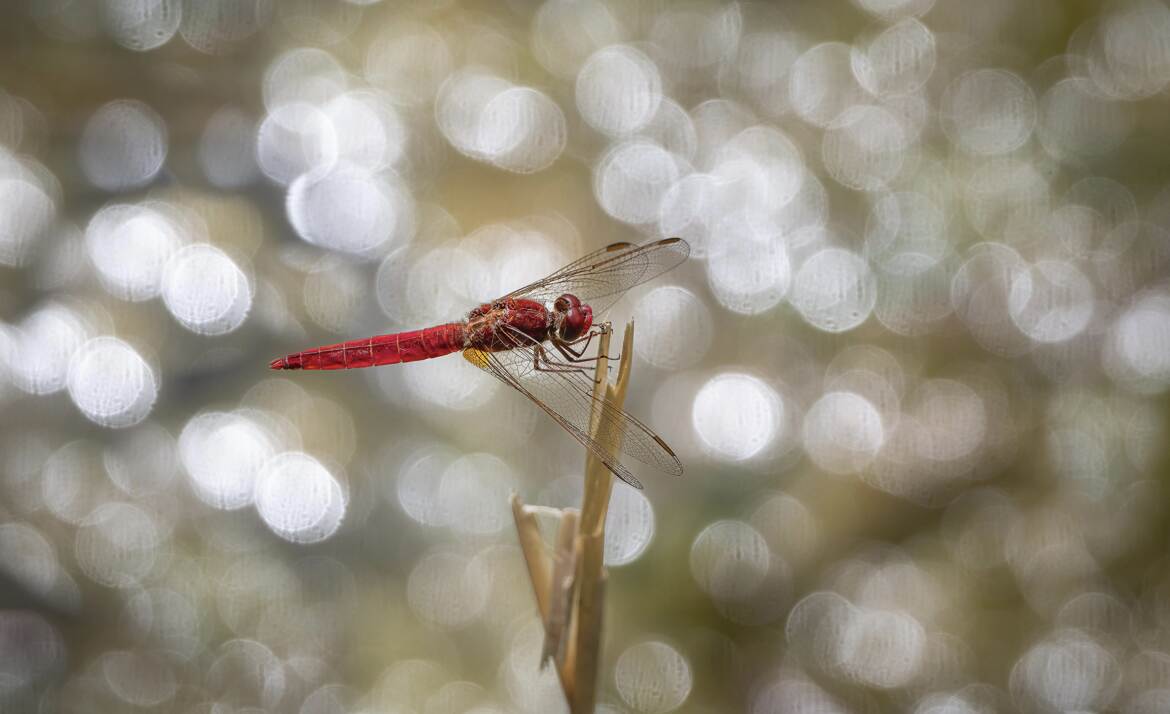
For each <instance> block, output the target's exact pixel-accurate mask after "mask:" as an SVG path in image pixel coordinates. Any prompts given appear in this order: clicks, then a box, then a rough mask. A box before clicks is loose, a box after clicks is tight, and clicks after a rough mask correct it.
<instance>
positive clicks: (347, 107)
mask: <svg viewBox="0 0 1170 714" xmlns="http://www.w3.org/2000/svg"><path fill="white" fill-rule="evenodd" d="M325 114H326V115H327V116H328V117H329V120H330V121H331V122H332V123H333V126H334V128H335V130H336V132H337V141H338V154H339V156H340V159H341V160H342V161H344V162H348V163H351V164H355V165H357V166H361V167H362V168H365V169H369V170H370V171H379V170H381V169H384V168H388V167H391V166H397V165H398V164H399V163H401V162H402V160H403V158H404V156H405V154H406V151H407V148H408V146H407V145H408V132H407V128H406V124H405V122H403V120H402V117H401V116H399V114H398V111H397V110H396V109H395V108H394V106H393V105H392V104H391V103H390V98H389V97H388V96H386V95H385V94H382V93H380V92H374V91H370V90H359V91H354V92H346V93H345V94H342V95H339V96H337V97H334V98H333V99H332V100H330V102H329V103H328V104H327V105H325Z"/></svg>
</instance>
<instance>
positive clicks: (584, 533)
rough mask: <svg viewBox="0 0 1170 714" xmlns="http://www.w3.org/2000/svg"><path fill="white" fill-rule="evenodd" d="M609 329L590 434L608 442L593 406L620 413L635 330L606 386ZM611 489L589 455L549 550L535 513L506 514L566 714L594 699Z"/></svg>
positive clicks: (516, 506)
mask: <svg viewBox="0 0 1170 714" xmlns="http://www.w3.org/2000/svg"><path fill="white" fill-rule="evenodd" d="M610 336H611V332H610V331H608V330H607V331H605V332H603V333H602V335H601V338H600V345H599V346H598V352H597V354H598V355H599V356H598V359H597V366H596V371H595V372H594V375H595V386H594V391H593V396H594V397H595V401H594V409H593V413H592V417H591V419H590V428H589V432H590V436H593V437H594V438H598V437H600V438H598V440H599V441H600V442H601V443H612V441H613V436H614V435H605V434H601V433H600V431H601V429H602V425H601V424H600V419H599V417H600V414H599V410H598V409H597V404H598V403H599V402H600V400H602V399H607V400H609V401H610V402H611V403H612V404H613V405H614V406H616V407H617V408H619V409H620V408H621V407H622V405H623V404H624V403H625V400H626V388H627V385H628V384H629V379H630V363H631V362H632V361H633V359H632V356H633V354H634V325H633V323H629V324H627V325H626V331H625V334H624V335H623V336H622V351H621V355H622V358H623V359H622V360H621V363H620V364H619V365H618V374H617V381H616V382H614V383H612V384H611V383H610V381H609V357H608V355H609V343H610ZM612 491H613V473H612V472H610V470H609V469H608V468H606V466H605V464H603V463H602V462H601V460H600V459H598V458H597V457H596V456H594V455H593V454H592V453H589V454H587V456H586V460H585V494H584V497H583V499H582V502H581V509H580V510H577V509H575V508H566V509H561V510H559V511H556V513H557V515H558V516H559V518H560V527H559V529H558V533H557V539H556V545H555V547H554V549H553V552H552V553H551V554H550V553H549V552H548V547H547V546H546V545H545V543H544V539H543V538H542V537H541V535H540V527H539V525H538V524H537V522H536V514H537V513H538V512H548V510H549V509H540V508H536V507H533V506H525V505H524V504H523V503H522V502H521V501H520V498H519V496H517V495H516V494H513V495H512V515H513V517H514V518H515V520H516V532H517V534H518V535H519V539H520V549H521V551H522V552H523V553H524V562H525V564H526V565H527V566H528V577H529V579H530V580H531V581H532V589H533V592H535V594H536V606H537V609H538V610H539V611H540V617H541V620H542V621H543V623H544V633H545V639H544V647H543V651H542V654H541V666H542V667H543V666H544V665H545V664H546V663H547V662H549V661H550V660H551V661H552V662H554V663H555V664H556V670H557V676H558V677H559V678H560V682H561V689H562V690H563V691H564V693H565V699H566V701H568V703H569V710H570V711H571V712H572V713H573V714H586V713H588V712H592V711H593V708H594V704H595V703H596V699H597V673H598V664H599V662H600V661H601V625H602V612H603V610H604V604H605V583H606V579H607V578H608V575H607V573H606V570H605V565H604V556H605V516H606V513H607V512H608V511H609V497H610V493H611V492H612Z"/></svg>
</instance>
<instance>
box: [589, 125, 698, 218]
mask: <svg viewBox="0 0 1170 714" xmlns="http://www.w3.org/2000/svg"><path fill="white" fill-rule="evenodd" d="M680 173H681V170H680V166H679V162H678V159H677V158H676V157H675V156H674V155H673V154H671V153H670V152H669V151H667V150H666V149H663V148H662V147H661V146H658V145H657V144H652V143H650V142H647V141H630V142H626V143H624V144H619V145H618V146H616V147H614V148H613V149H611V150H610V151H609V152H608V153H607V154H606V155H605V156H603V157H602V159H601V161H600V162H599V163H598V164H597V167H596V168H595V169H594V170H593V193H594V195H595V196H596V197H597V202H598V203H599V204H600V205H601V208H602V210H604V211H605V212H606V213H608V214H609V215H610V216H612V217H613V218H616V219H617V220H619V221H622V222H623V223H634V224H641V223H651V222H653V221H656V220H658V217H659V206H660V205H661V204H662V198H663V196H664V195H665V194H666V192H667V191H668V190H669V189H670V187H671V186H672V185H674V182H675V181H677V180H678V177H679V174H680Z"/></svg>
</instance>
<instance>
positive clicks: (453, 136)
mask: <svg viewBox="0 0 1170 714" xmlns="http://www.w3.org/2000/svg"><path fill="white" fill-rule="evenodd" d="M512 88H513V85H512V83H511V82H509V81H508V80H506V79H504V78H502V77H497V76H496V75H494V74H490V73H488V72H486V71H484V70H482V69H478V68H472V69H463V70H460V71H458V72H456V73H454V74H452V75H451V76H450V77H448V78H447V80H446V81H445V82H443V85H442V86H441V87H440V88H439V94H438V96H437V97H436V98H435V121H436V123H437V124H438V126H439V131H440V132H442V134H443V137H444V138H445V139H447V141H449V142H450V143H451V145H452V146H454V147H455V148H456V149H457V150H458V151H459V152H460V153H462V154H465V155H467V156H470V157H471V158H473V159H479V160H489V159H490V157H489V156H488V155H487V154H486V153H485V152H484V151H483V150H482V149H481V148H480V145H479V142H480V139H481V133H482V130H481V126H482V123H483V116H484V111H485V110H486V109H487V106H488V104H490V103H491V102H492V100H493V99H495V98H496V97H497V96H498V95H499V94H501V93H502V92H505V91H507V90H509V89H512ZM497 121H498V120H497ZM502 128H503V129H505V130H506V128H507V127H502ZM482 138H487V139H492V138H493V137H490V136H488V137H482Z"/></svg>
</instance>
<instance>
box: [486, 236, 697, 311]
mask: <svg viewBox="0 0 1170 714" xmlns="http://www.w3.org/2000/svg"><path fill="white" fill-rule="evenodd" d="M690 252H691V247H690V246H689V245H687V242H686V241H684V240H683V239H682V238H664V239H662V240H657V241H652V242H650V243H644V244H642V245H634V244H633V243H614V244H613V245H608V246H606V247H604V248H602V249H600V250H596V251H594V252H592V253H589V254H588V255H586V256H585V257H583V258H579V259H578V260H575V261H573V262H572V263H569V264H568V265H566V266H565V267H563V268H561V269H560V270H558V271H556V272H555V273H553V274H552V275H549V276H548V277H546V278H544V279H542V280H538V281H536V282H535V283H532V284H530V285H525V286H524V287H522V288H520V289H519V290H514V291H512V292H511V293H508V294H507V295H505V296H504V297H502V298H500V300H506V299H508V298H519V297H524V298H529V299H532V300H536V301H537V302H542V303H548V302H552V301H553V300H556V299H557V298H558V297H560V296H561V295H563V294H565V293H569V294H572V295H576V296H577V297H578V298H580V300H581V302H583V303H586V304H587V305H589V306H590V307H592V308H593V313H594V314H595V315H599V314H601V313H602V312H604V311H605V310H606V309H607V308H609V306H610V305H612V304H613V303H615V302H617V300H618V298H620V297H621V296H622V293H624V292H626V291H627V290H629V289H630V288H632V287H634V286H635V285H638V284H640V283H644V282H646V281H647V280H651V279H653V278H656V277H658V276H659V275H662V274H663V273H665V272H666V271H668V270H670V269H671V268H673V267H675V266H677V265H678V264H680V263H682V262H683V261H684V260H686V259H687V256H689V255H690Z"/></svg>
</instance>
